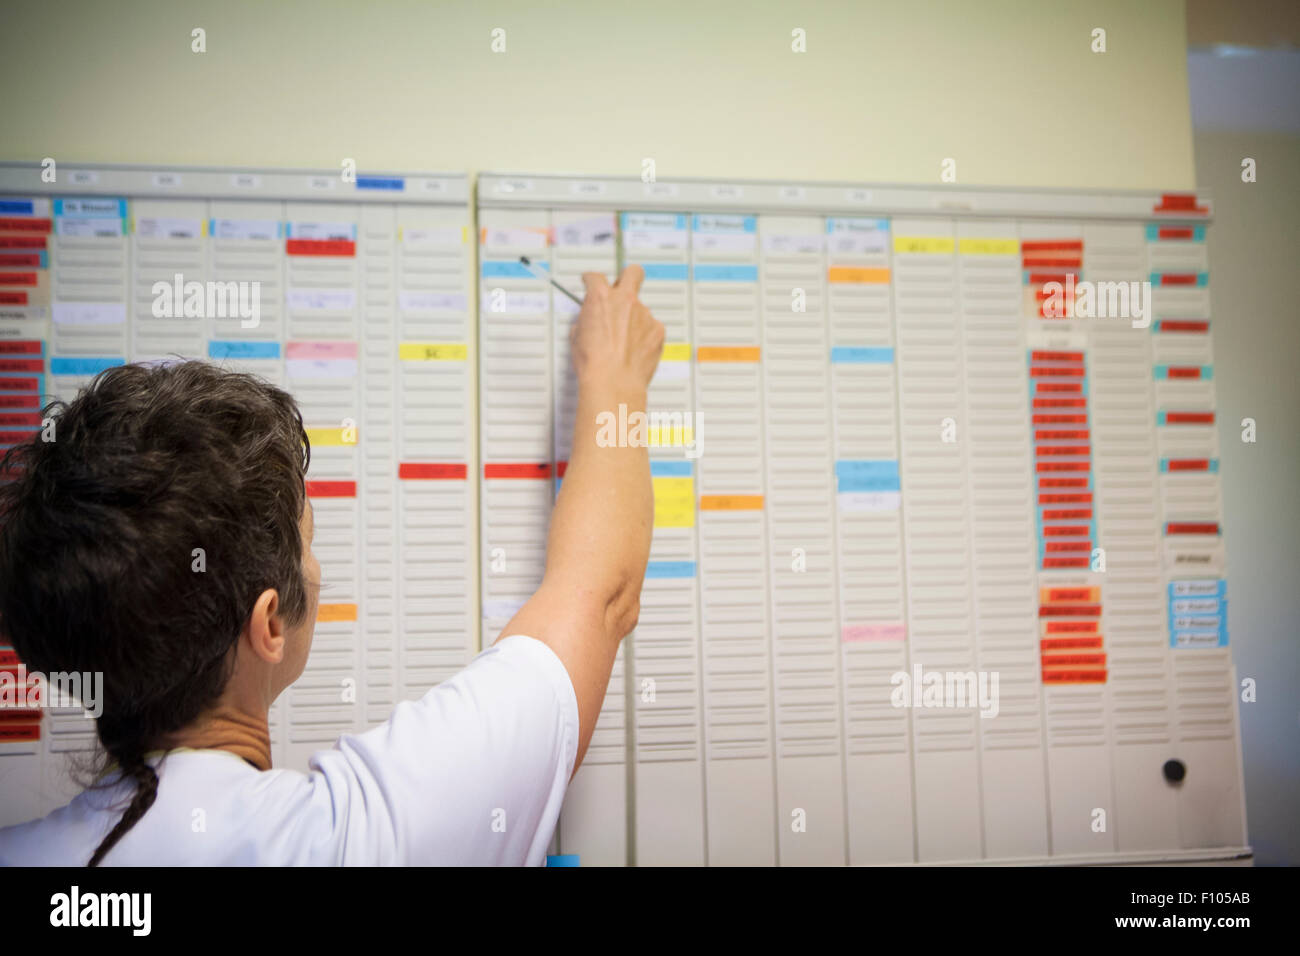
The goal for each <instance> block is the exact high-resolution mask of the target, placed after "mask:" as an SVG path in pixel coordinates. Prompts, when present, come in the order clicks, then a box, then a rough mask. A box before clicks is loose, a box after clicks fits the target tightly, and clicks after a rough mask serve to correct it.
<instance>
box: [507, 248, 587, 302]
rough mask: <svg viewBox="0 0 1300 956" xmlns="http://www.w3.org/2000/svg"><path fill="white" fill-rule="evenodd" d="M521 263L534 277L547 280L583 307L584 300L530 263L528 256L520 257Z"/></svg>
mask: <svg viewBox="0 0 1300 956" xmlns="http://www.w3.org/2000/svg"><path fill="white" fill-rule="evenodd" d="M519 261H520V262H521V263H523V266H524V268H525V269H527V270H528V271H529V272H531V273H532V274H533V275H535V276H537V278H539V279H545V280H546V281H547V282H549V283H550V284H551V285H553V286H555V288H557V289H559V290H560V291H561V292H563V293H564V294H565V295H567V296H568V297H569V298H570V299H572V300H573V301H574V302H576V303H578V305H582V300H581V299H579V298H578V297H577V296H576V295H574V294H573V293H572V292H570V291H569V290H568V289H566V288H565V287H564V286H562V285H560V284H559V283H558V282H556V281H555V280H554V279H552V278H551V277H550V276H549V275H548V274H547V273H545V272H543V271H542V270H541V269H539V268H537V266H535V265H533V264H532V262H531V261H529V258H528V257H527V256H520V257H519Z"/></svg>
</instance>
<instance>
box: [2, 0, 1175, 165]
mask: <svg viewBox="0 0 1300 956" xmlns="http://www.w3.org/2000/svg"><path fill="white" fill-rule="evenodd" d="M1098 26H1099V27H1103V28H1105V29H1106V31H1107V46H1108V51H1107V52H1106V53H1105V54H1094V53H1092V52H1090V50H1089V45H1090V32H1091V30H1092V29H1093V27H1098ZM194 27H203V28H204V29H206V31H207V52H206V53H204V54H202V55H199V54H194V53H191V52H190V31H191V30H192V29H193V28H194ZM494 27H502V28H504V29H505V30H506V44H507V51H506V52H505V53H501V54H494V53H492V52H491V51H490V49H489V42H490V31H491V30H492V28H494ZM795 27H802V28H803V29H805V30H806V31H807V37H808V52H807V53H804V54H795V53H792V52H791V50H790V37H791V30H792V29H793V28H795ZM1185 47H1186V40H1185V33H1184V20H1183V3H1182V0H1141V2H1133V0H1089V2H1086V3H1079V2H1064V0H890V2H882V0H856V2H854V0H803V2H797V0H795V2H772V0H726V2H722V0H647V2H638V3H628V2H623V0H603V2H593V0H587V2H580V0H568V2H564V3H548V2H546V0H491V2H486V0H480V2H477V3H475V2H470V0H455V2H453V0H425V2H418V0H371V2H365V0H351V2H341V0H316V2H312V0H114V2H105V0H43V2H36V3H20V2H17V0H0V78H3V81H4V86H3V88H4V89H5V91H6V94H7V95H6V97H5V110H4V112H5V116H4V121H3V129H4V135H3V143H2V144H0V158H4V159H9V160H39V159H41V158H43V157H45V156H52V157H54V158H55V159H64V160H66V161H83V162H84V161H96V162H144V163H168V164H188V165H245V166H251V165H272V166H290V167H330V168H335V167H338V165H339V163H340V161H341V160H342V159H343V158H344V157H351V158H354V159H355V160H356V161H357V163H358V164H359V166H360V167H361V168H362V169H363V170H366V169H370V170H399V169H400V170H415V169H449V170H468V171H470V172H477V171H479V170H486V169H498V170H512V171H513V170H529V171H541V172H575V173H609V174H620V173H624V174H628V175H639V174H640V169H641V161H642V158H643V157H653V158H654V159H655V160H656V163H657V172H658V176H659V178H661V179H671V178H673V177H675V176H712V177H735V178H781V179H838V180H858V181H881V182H911V183H937V182H938V180H939V169H940V163H941V161H942V160H943V159H944V158H945V157H952V158H954V159H956V161H957V175H958V181H959V182H960V183H966V184H976V183H981V184H1002V185H1014V186H1063V187H1069V186H1079V187H1097V188H1152V187H1156V188H1159V187H1168V188H1171V189H1182V188H1190V187H1192V186H1193V185H1194V177H1193V169H1192V148H1191V127H1190V121H1189V115H1188V98H1187V78H1186V49H1185Z"/></svg>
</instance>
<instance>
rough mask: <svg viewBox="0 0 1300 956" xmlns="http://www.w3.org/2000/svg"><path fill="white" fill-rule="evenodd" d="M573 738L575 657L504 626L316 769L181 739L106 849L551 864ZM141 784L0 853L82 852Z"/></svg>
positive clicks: (10, 860) (2, 844) (298, 861)
mask: <svg viewBox="0 0 1300 956" xmlns="http://www.w3.org/2000/svg"><path fill="white" fill-rule="evenodd" d="M577 751H578V699H577V697H576V695H575V694H574V692H573V684H572V683H571V681H570V680H569V674H568V671H566V670H565V667H564V665H563V664H562V663H561V662H560V659H559V658H558V657H556V656H555V653H554V652H553V651H552V650H551V649H550V648H549V647H547V646H546V645H545V644H543V643H542V642H541V641H538V640H535V639H534V638H531V637H524V636H522V635H516V636H513V637H507V638H505V639H504V640H501V641H498V642H497V643H496V644H494V645H492V646H491V647H489V648H488V649H487V650H485V651H483V653H481V654H479V655H478V656H477V657H476V658H475V659H474V660H473V661H472V662H471V663H470V664H469V666H468V667H466V668H465V669H464V670H463V671H461V672H460V673H459V674H457V675H456V676H455V677H452V678H451V679H450V680H447V681H444V682H443V683H441V684H439V685H438V686H437V687H435V688H433V689H432V690H430V691H429V692H428V693H427V694H425V695H424V697H422V698H421V699H420V700H418V701H411V702H405V703H401V704H398V705H397V707H396V708H394V710H393V715H392V716H391V717H390V718H389V719H388V720H387V721H386V722H385V723H383V724H380V725H379V726H378V727H375V728H373V729H372V730H368V731H366V732H365V733H363V734H346V735H344V736H343V737H341V738H339V741H338V743H337V744H335V746H334V749H332V750H322V751H320V752H318V753H316V754H313V755H312V758H311V761H310V764H309V766H310V769H309V771H308V772H307V773H300V772H298V771H296V770H274V769H272V770H268V771H265V772H263V771H259V770H257V769H256V768H255V767H253V766H252V765H250V764H248V763H246V762H245V761H244V760H242V759H240V758H239V757H237V756H235V755H234V754H232V753H229V752H227V751H221V750H179V751H173V752H171V753H169V754H168V755H167V756H166V758H165V759H163V760H162V763H161V764H160V765H159V770H158V777H159V783H158V797H157V799H156V800H155V802H154V804H153V806H152V807H150V808H149V810H148V811H147V812H146V813H145V814H144V816H143V817H141V818H140V820H139V821H138V822H137V823H136V825H135V826H134V827H133V828H131V829H130V830H129V831H128V832H127V833H126V834H125V835H124V836H123V837H122V839H121V840H120V841H119V842H118V844H117V846H115V847H114V848H113V849H112V850H110V851H109V852H108V853H107V854H106V855H105V857H104V860H103V863H104V865H117V866H142V865H143V866H152V865H166V866H189V865H200V866H212V865H222V864H233V865H271V866H275V865H321V866H336V865H349V864H352V865H357V864H360V865H383V864H414V865H422V864H423V865H441V864H451V865H490V864H505V865H519V864H529V865H540V864H542V863H544V862H545V857H546V846H547V844H548V843H549V842H550V839H551V834H552V832H553V831H554V830H555V822H556V820H557V819H558V817H559V815H560V803H561V802H562V801H563V799H564V791H565V788H566V787H567V786H568V782H569V777H570V775H571V774H572V772H573V764H574V760H575V759H576V757H577ZM133 787H134V784H133V783H132V784H119V785H115V786H109V787H106V788H102V789H91V790H87V791H85V792H84V793H82V794H81V795H80V796H78V797H77V798H76V799H74V800H73V801H72V802H71V803H69V804H68V805H67V806H65V807H63V808H61V809H59V810H55V811H54V812H53V813H51V814H50V815H49V816H46V817H44V818H43V819H40V820H34V821H32V822H30V823H24V824H20V825H18V826H14V827H8V828H6V829H4V830H0V864H2V865H18V866H41V865H59V866H82V865H85V863H86V862H87V861H88V860H89V859H90V855H91V854H92V853H93V852H94V851H95V848H96V847H97V846H98V845H99V842H100V840H102V839H103V838H104V836H105V835H106V834H107V833H108V831H109V830H110V829H112V827H113V825H114V824H116V823H117V820H118V818H119V817H120V816H121V811H122V809H123V808H125V806H126V804H127V802H128V801H129V798H130V793H131V789H132V788H133ZM200 811H201V812H200ZM200 823H201V825H200Z"/></svg>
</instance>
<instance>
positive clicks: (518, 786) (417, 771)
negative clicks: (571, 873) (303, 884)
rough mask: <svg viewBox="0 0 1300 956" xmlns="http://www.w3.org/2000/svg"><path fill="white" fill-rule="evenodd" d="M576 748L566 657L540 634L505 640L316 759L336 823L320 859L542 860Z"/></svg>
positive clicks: (320, 794) (316, 781) (316, 773)
mask: <svg viewBox="0 0 1300 956" xmlns="http://www.w3.org/2000/svg"><path fill="white" fill-rule="evenodd" d="M577 751H578V700H577V696H576V695H575V694H574V691H573V684H572V682H571V681H570V679H569V674H568V671H567V670H566V669H565V667H564V664H563V663H561V661H560V659H559V658H558V657H557V656H556V655H555V652H554V651H552V650H551V649H550V648H549V647H547V646H546V645H545V644H543V643H542V642H541V641H538V640H536V639H534V638H531V637H525V636H523V635H514V636H511V637H507V638H504V639H503V640H500V641H498V642H497V643H496V644H494V645H492V646H491V647H489V648H487V649H486V650H485V651H483V652H482V653H481V654H479V655H478V656H477V657H476V658H474V660H473V661H471V662H470V664H469V666H467V667H466V668H465V669H464V670H462V671H461V672H460V673H458V674H457V675H455V676H454V677H452V678H451V679H449V680H447V681H444V682H443V683H441V684H439V685H438V686H437V687H435V688H433V689H432V690H430V691H429V692H428V693H427V694H425V695H424V696H423V697H422V698H420V699H419V700H418V701H409V702H403V703H400V704H398V705H397V707H396V708H394V710H393V715H392V716H391V717H390V718H389V719H388V720H387V721H385V722H384V723H383V724H381V725H380V726H378V727H375V728H374V729H372V730H369V731H367V732H365V733H363V734H356V735H351V734H349V735H345V736H343V737H342V738H340V740H339V742H338V744H337V745H336V747H335V749H333V750H328V751H321V752H319V753H317V754H315V755H313V756H312V759H311V769H312V774H311V778H312V781H313V785H314V787H315V788H317V793H316V797H317V800H328V803H329V815H330V817H331V820H332V831H333V832H332V833H331V838H330V839H327V840H324V841H322V844H321V846H320V849H321V850H322V851H324V853H323V855H325V856H327V857H333V859H322V860H319V861H318V862H328V863H344V864H386V863H391V864H415V865H421V864H424V865H444V864H446V865H520V864H530V865H540V864H541V863H543V862H544V861H545V855H546V846H547V843H548V842H549V841H550V838H551V834H552V833H553V832H554V830H555V824H556V820H557V819H558V818H559V815H560V804H561V802H562V801H563V799H564V792H565V789H566V788H567V786H568V782H569V777H570V776H571V775H572V773H573V764H574V760H575V759H576V758H577ZM312 802H313V803H316V802H317V801H316V800H314V801H312ZM317 805H318V806H319V803H318V804H317Z"/></svg>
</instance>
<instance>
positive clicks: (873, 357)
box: [831, 345, 894, 365]
mask: <svg viewBox="0 0 1300 956" xmlns="http://www.w3.org/2000/svg"><path fill="white" fill-rule="evenodd" d="M831 361H832V362H835V363H843V364H846V365H876V364H883V365H888V364H890V363H891V362H893V361H894V350H893V349H892V348H883V347H874V346H872V347H864V346H856V345H836V346H833V347H832V348H831Z"/></svg>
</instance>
